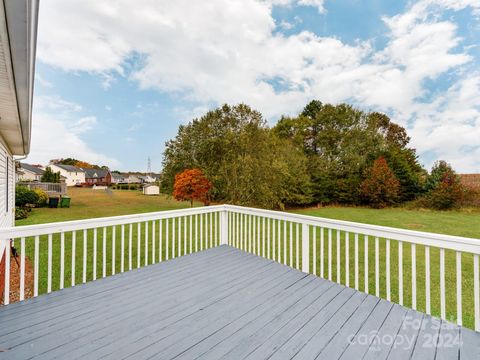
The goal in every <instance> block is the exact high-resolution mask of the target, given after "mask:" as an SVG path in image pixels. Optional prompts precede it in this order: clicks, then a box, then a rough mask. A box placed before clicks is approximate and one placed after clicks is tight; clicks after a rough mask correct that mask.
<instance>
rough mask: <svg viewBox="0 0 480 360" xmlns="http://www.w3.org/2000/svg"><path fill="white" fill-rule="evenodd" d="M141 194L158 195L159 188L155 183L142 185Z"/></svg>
mask: <svg viewBox="0 0 480 360" xmlns="http://www.w3.org/2000/svg"><path fill="white" fill-rule="evenodd" d="M143 195H160V188H159V187H158V186H157V185H151V184H146V185H143Z"/></svg>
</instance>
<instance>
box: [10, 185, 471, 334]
mask: <svg viewBox="0 0 480 360" xmlns="http://www.w3.org/2000/svg"><path fill="white" fill-rule="evenodd" d="M69 195H70V196H71V197H72V207H71V208H69V209H48V208H44V209H34V210H33V211H32V213H31V215H30V217H29V218H28V219H25V220H21V221H18V222H17V225H27V224H39V223H46V222H54V221H67V220H76V219H86V218H92V217H103V216H115V215H125V214H132V213H141V212H151V211H160V210H170V209H178V208H185V207H188V205H189V204H188V203H186V202H184V203H180V202H176V201H174V200H172V199H169V198H167V197H164V196H151V197H148V196H144V195H142V194H141V193H140V192H138V191H113V192H112V193H111V194H108V193H105V192H103V191H93V190H91V189H78V188H74V189H69ZM197 205H199V204H197ZM294 212H297V213H302V214H308V215H314V216H321V217H326V218H334V219H341V220H349V221H356V222H363V223H369V224H377V225H384V226H392V227H400V228H406V229H413V230H419V231H429V232H437V233H444V234H450V235H459V236H467V237H474V238H480V212H479V211H452V212H435V211H414V210H406V209H382V210H373V209H365V208H348V207H326V208H318V209H317V208H314V209H305V210H294ZM213 220H214V221H216V219H215V218H214V219H213ZM193 221H194V222H193V225H194V227H193V229H192V232H193V235H194V238H196V233H197V232H198V230H199V229H198V228H197V227H195V219H193ZM214 224H215V222H214ZM159 225H160V224H159V223H158V222H157V223H156V225H155V226H156V239H157V241H158V237H159V235H160V234H159V232H158V231H159ZM271 225H272V227H273V226H275V228H276V229H278V227H277V225H278V224H275V225H274V224H273V223H272V224H271ZM286 225H287V227H286V230H287V231H286V232H285V233H284V224H283V223H281V224H280V239H281V241H280V242H278V243H276V247H277V250H278V246H279V245H280V246H281V247H283V239H284V238H286V239H287V241H288V240H289V238H290V224H289V223H287V224H286ZM166 226H167V224H166V222H165V221H163V222H162V233H161V234H162V237H163V239H164V240H165V238H166V235H167V234H166ZM172 226H173V223H172V221H171V220H170V221H169V229H170V233H169V248H170V251H171V249H172V246H173V239H172V233H171V232H172V230H171V229H172ZM214 228H215V227H214ZM176 229H177V230H176V231H177V232H176V235H177V237H176V238H177V241H178V233H179V231H181V233H182V234H184V231H185V230H186V231H187V238H188V234H189V231H190V224H189V219H188V220H187V221H186V222H185V223H182V224H180V226H179V223H178V220H177V222H176ZM115 230H116V236H115V239H113V231H112V228H107V229H106V230H105V235H106V237H105V242H106V249H107V251H106V257H105V266H106V275H110V274H111V273H112V248H113V246H112V245H113V244H112V242H113V240H115V247H114V248H115V253H116V261H115V272H118V271H120V259H119V258H120V256H119V254H120V239H121V238H120V234H121V227H120V226H117V227H116V229H115ZM292 230H293V232H292V235H293V239H294V240H295V238H296V235H297V234H296V227H295V225H294V226H293V228H292ZM137 231H138V228H137V226H136V225H135V226H133V227H132V266H133V267H136V266H137V262H138V260H140V264H141V265H142V266H143V264H144V262H145V251H144V250H145V239H144V234H145V224H141V225H140V257H139V258H137V254H138V252H137V250H138V244H139V242H138V233H137ZM151 231H152V224H149V234H150V236H149V239H148V249H149V251H150V252H151V249H152V247H153V242H152V238H151ZM208 231H209V228H208V227H207V228H206V227H204V228H203V231H202V237H203V244H202V246H203V247H204V248H205V247H208V246H209V244H208V242H207V238H208ZM257 233H258V234H260V231H259V229H258V227H257ZM243 234H244V235H245V231H244V232H243ZM252 234H253V230H252ZM216 235H217V236H216V238H217V239H218V233H217V234H216ZM277 235H278V230H277ZM76 237H77V242H76V246H75V251H76V256H75V264H76V265H75V273H76V276H75V279H76V282H77V283H78V282H81V280H82V269H83V264H82V259H83V232H81V231H79V232H77V233H76ZM97 237H98V239H97V260H96V264H97V278H99V277H101V276H102V270H103V257H102V255H103V252H102V247H103V229H98V231H97ZM198 237H199V236H198ZM128 238H129V227H128V226H126V227H125V249H128ZM311 238H315V239H316V243H315V245H313V242H312V245H311V246H312V251H311V253H313V247H314V246H315V247H316V250H317V254H320V229H316V230H315V233H313V230H312V231H311ZM339 238H340V245H341V246H340V248H341V250H340V253H341V256H340V269H341V281H340V282H341V283H345V280H346V279H345V261H346V260H345V234H344V233H343V232H341V233H339ZM71 239H72V234H71V233H65V264H66V266H65V276H64V279H65V286H66V287H67V286H70V278H71V254H72V241H71ZM336 241H337V234H336V232H335V231H333V232H332V273H331V278H332V279H333V280H336V278H337V270H336V269H337V263H336V258H337V257H336V246H337V243H336ZM374 241H375V240H374V239H372V238H370V239H368V242H369V243H368V245H369V246H368V263H369V267H368V277H369V282H368V283H369V292H370V293H372V294H374V293H375V253H374V250H375V242H374ZM364 242H365V239H364V237H363V236H360V238H359V259H360V261H359V287H360V289H361V290H363V289H364V269H365V266H364ZM47 244H48V239H47V237H46V236H42V237H41V238H40V259H39V263H40V281H39V288H40V293H44V292H46V289H47V270H46V269H47V254H48V251H47V250H48V246H47ZM176 244H177V248H178V242H176ZM188 245H189V244H188V243H187V248H188ZM257 245H258V244H257ZM295 245H296V244H294V246H293V250H294V251H293V253H292V257H293V259H294V265H297V264H296V263H295V258H296V252H295V247H296V246H295ZM156 246H157V249H156V251H157V255H156V258H157V259H158V244H157V245H156ZM162 246H163V248H162V257H163V259H165V257H166V242H165V241H164V243H163V245H162ZM180 246H181V249H182V253H183V247H184V243H183V240H182V241H181V242H180ZM390 246H391V256H390V260H391V296H392V300H393V301H397V302H398V283H399V278H398V244H397V242H395V241H391V244H390ZM349 248H350V252H349V255H350V256H349V264H350V272H349V283H350V286H354V271H353V264H354V251H353V249H354V237H353V234H350V237H349ZM385 248H386V240H385V239H380V240H379V250H380V251H379V254H380V295H381V296H382V297H386V286H385V284H386V278H385V263H386V259H385V252H386V250H385ZM199 249H200V244H199ZM93 253H94V251H93V230H89V231H88V232H87V270H86V273H87V280H91V279H92V278H93ZM127 253H128V251H126V252H125V257H124V262H125V268H128V263H129V257H128V254H127ZM327 253H328V231H325V232H324V254H325V256H326V254H327ZM26 254H27V256H28V257H29V259H33V254H34V241H33V239H27V251H26ZM424 254H425V251H424V248H423V247H421V246H416V268H417V269H416V275H417V276H416V280H417V309H419V310H422V311H425V265H424V264H425V258H424ZM272 256H273V239H272V240H271V252H270V257H272ZM150 257H151V255H149V262H151V258H150ZM289 257H290V253H289V250H288V246H287V258H289ZM52 259H53V268H52V290H55V289H58V288H59V282H60V271H59V263H60V236H59V235H54V236H53V242H52ZM430 259H431V268H430V269H431V270H430V271H431V279H432V280H431V281H432V288H431V302H432V313H433V314H434V315H439V313H440V305H439V304H440V290H439V288H438V284H439V251H438V250H436V249H431V252H430ZM316 260H317V261H316V264H315V268H316V273H317V274H319V275H320V268H321V262H320V257H319V255H317V259H316ZM445 260H446V288H447V316H448V317H449V318H450V319H453V318H454V316H455V314H456V300H455V286H456V275H455V254H454V253H453V252H450V251H446V256H445ZM411 264H412V257H411V248H410V245H409V244H404V245H403V272H402V273H403V293H404V304H405V305H406V306H410V305H411V281H412V279H411V274H412V265H411ZM311 269H312V270H313V257H312V258H311ZM328 275H329V274H328V262H327V259H326V258H325V263H324V276H325V277H327V278H328ZM472 289H473V263H472V256H471V255H468V254H464V255H463V256H462V291H463V293H464V296H463V304H462V305H463V314H464V316H463V321H464V324H465V325H467V326H469V327H472V326H473V291H472Z"/></svg>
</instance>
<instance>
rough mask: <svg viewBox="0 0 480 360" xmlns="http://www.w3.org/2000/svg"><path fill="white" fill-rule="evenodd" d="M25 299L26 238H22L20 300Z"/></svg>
mask: <svg viewBox="0 0 480 360" xmlns="http://www.w3.org/2000/svg"><path fill="white" fill-rule="evenodd" d="M24 299H25V238H24V237H22V238H21V239H20V301H22V300H24Z"/></svg>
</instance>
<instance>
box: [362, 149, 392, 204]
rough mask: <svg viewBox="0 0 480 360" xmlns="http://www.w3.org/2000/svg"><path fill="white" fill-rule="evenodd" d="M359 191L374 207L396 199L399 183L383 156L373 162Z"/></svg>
mask: <svg viewBox="0 0 480 360" xmlns="http://www.w3.org/2000/svg"><path fill="white" fill-rule="evenodd" d="M360 191H361V194H362V197H363V198H364V200H366V201H367V202H368V204H369V205H370V206H372V207H376V208H384V207H386V206H388V205H392V204H394V203H395V202H396V201H397V200H398V195H399V191H400V183H399V181H398V180H397V178H396V177H395V174H394V173H393V171H392V170H391V169H390V168H389V167H388V164H387V161H386V160H385V158H384V157H383V156H381V157H379V158H378V159H377V160H375V161H374V162H373V165H372V167H371V169H370V170H369V174H367V178H366V179H365V180H364V181H363V182H362V185H361V188H360Z"/></svg>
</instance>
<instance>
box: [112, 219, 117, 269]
mask: <svg viewBox="0 0 480 360" xmlns="http://www.w3.org/2000/svg"><path fill="white" fill-rule="evenodd" d="M116 237H117V227H116V226H115V225H114V226H112V275H115V265H116V261H115V260H116V259H115V250H116V249H115V248H116V240H117V239H116Z"/></svg>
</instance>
